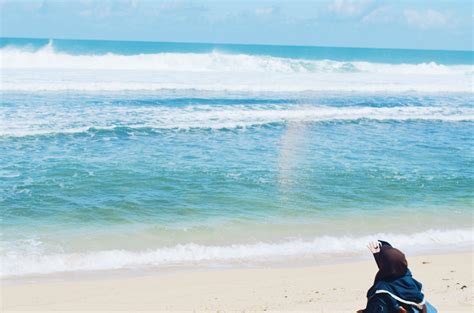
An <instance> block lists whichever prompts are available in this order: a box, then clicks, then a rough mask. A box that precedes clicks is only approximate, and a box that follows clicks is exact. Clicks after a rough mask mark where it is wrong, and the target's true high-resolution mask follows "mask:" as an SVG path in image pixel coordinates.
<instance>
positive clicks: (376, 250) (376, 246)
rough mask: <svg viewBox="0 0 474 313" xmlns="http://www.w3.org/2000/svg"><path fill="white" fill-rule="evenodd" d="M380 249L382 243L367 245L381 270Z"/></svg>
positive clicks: (376, 242)
mask: <svg viewBox="0 0 474 313" xmlns="http://www.w3.org/2000/svg"><path fill="white" fill-rule="evenodd" d="M380 247H381V243H380V242H378V241H375V242H369V244H368V245H367V248H369V250H370V252H372V254H373V255H374V259H375V263H377V267H378V268H380V265H379V260H378V258H377V256H378V255H377V254H378V253H379V252H380Z"/></svg>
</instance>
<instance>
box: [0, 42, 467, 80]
mask: <svg viewBox="0 0 474 313" xmlns="http://www.w3.org/2000/svg"><path fill="white" fill-rule="evenodd" d="M0 60H1V62H0V68H2V69H76V70H83V69H88V70H145V71H173V72H176V71H185V72H283V73H294V72H306V73H341V72H342V73H350V72H366V73H386V74H430V75H431V74H432V75H439V74H472V73H473V67H472V66H471V65H443V64H437V63H435V62H428V63H420V64H383V63H370V62H363V61H357V62H355V61H352V62H343V61H333V60H305V59H292V58H280V57H272V56H265V55H247V54H226V53H220V52H211V53H155V54H136V55H119V54H112V53H107V54H103V55H84V54H82V55H71V54H67V53H64V52H57V51H55V50H54V46H53V44H52V42H50V43H48V45H46V46H44V47H43V48H41V49H39V50H36V51H28V50H25V49H21V48H17V47H8V46H7V47H4V48H2V49H0Z"/></svg>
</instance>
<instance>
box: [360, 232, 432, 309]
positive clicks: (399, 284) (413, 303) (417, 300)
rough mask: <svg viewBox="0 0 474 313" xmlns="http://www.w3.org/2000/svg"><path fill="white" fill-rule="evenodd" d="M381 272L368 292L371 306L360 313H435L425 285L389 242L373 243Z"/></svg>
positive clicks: (373, 251)
mask: <svg viewBox="0 0 474 313" xmlns="http://www.w3.org/2000/svg"><path fill="white" fill-rule="evenodd" d="M368 248H369V250H370V251H371V252H372V254H373V256H374V258H375V263H377V266H378V268H379V270H378V272H377V274H376V275H375V279H374V284H373V285H372V287H370V289H369V290H368V291H367V306H366V308H365V309H363V310H359V311H357V313H392V312H393V313H435V312H437V311H436V309H435V308H434V307H433V306H432V305H430V304H429V303H427V302H426V301H425V296H424V295H423V292H422V291H421V287H422V285H421V283H420V282H418V281H417V280H415V279H414V278H413V276H412V274H411V272H410V270H409V269H408V262H407V260H406V258H405V255H404V254H403V253H402V252H401V251H400V250H398V249H396V248H394V247H392V245H390V244H389V243H388V242H386V241H381V240H379V241H377V242H373V243H369V245H368Z"/></svg>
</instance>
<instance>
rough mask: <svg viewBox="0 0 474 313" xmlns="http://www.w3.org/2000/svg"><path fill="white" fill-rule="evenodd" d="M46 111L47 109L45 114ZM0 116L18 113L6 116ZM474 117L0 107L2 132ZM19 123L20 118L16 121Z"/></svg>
mask: <svg viewBox="0 0 474 313" xmlns="http://www.w3.org/2000/svg"><path fill="white" fill-rule="evenodd" d="M48 112H49V113H48ZM1 116H16V118H14V119H12V118H10V119H5V120H3V121H2V118H1ZM361 119H366V120H375V121H409V120H428V121H448V122H459V121H474V109H473V108H471V107H449V106H438V107H422V106H399V107H385V108H377V107H329V106H313V105H293V106H285V105H281V104H278V105H265V106H247V105H232V106H226V105H189V106H185V107H170V106H146V107H142V106H133V105H131V106H109V105H101V106H78V107H73V106H70V107H67V108H64V109H61V108H55V109H54V110H51V108H47V107H43V106H35V107H32V108H30V109H28V110H21V111H16V110H13V111H12V109H11V108H8V107H5V108H1V107H0V121H1V123H0V136H13V137H22V136H34V135H46V134H70V133H81V132H86V131H88V130H90V129H95V130H111V129H115V128H131V129H144V128H148V129H154V130H160V129H234V128H247V127H253V126H262V125H268V124H278V123H280V124H281V123H310V122H324V121H357V120H361ZM19 121H21V122H19Z"/></svg>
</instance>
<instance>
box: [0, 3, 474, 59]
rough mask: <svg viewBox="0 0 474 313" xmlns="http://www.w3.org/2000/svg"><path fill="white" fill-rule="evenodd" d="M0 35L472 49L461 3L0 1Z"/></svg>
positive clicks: (467, 13)
mask: <svg viewBox="0 0 474 313" xmlns="http://www.w3.org/2000/svg"><path fill="white" fill-rule="evenodd" d="M0 14H1V21H0V27H1V28H0V35H1V36H2V37H29V38H70V39H108V40H138V41H172V42H211V43H246V44H277V45H310V46H333V47H379V48H411V49H443V50H472V47H473V45H472V44H473V30H472V29H473V24H474V22H473V21H474V14H473V4H472V1H469V0H467V1H465V0H449V1H448V0H426V1H425V0H411V1H403V0H391V1H388V0H319V1H316V0H313V1H309V0H306V1H299V0H293V1H288V0H287V1H283V0H279V1H277V0H274V1H271V0H240V1H235V0H234V1H228V0H221V1H217V0H214V1H209V0H202V1H191V0H155V1H152V0H62V1H60V0H0Z"/></svg>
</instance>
